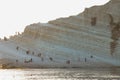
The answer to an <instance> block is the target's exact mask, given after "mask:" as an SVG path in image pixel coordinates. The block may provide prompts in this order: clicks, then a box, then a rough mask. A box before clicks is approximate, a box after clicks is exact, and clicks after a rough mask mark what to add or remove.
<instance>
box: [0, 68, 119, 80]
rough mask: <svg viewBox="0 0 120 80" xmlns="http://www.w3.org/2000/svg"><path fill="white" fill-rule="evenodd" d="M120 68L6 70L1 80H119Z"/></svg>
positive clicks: (1, 75) (1, 74)
mask: <svg viewBox="0 0 120 80" xmlns="http://www.w3.org/2000/svg"><path fill="white" fill-rule="evenodd" d="M119 76H120V68H115V69H114V68H112V69H110V68H109V69H108V68H96V69H95V68H90V69H88V68H82V69H4V70H2V69H1V70H0V80H83V79H85V80H96V79H99V80H103V79H107V80H108V79H109V80H113V79H114V80H119V79H120V77H119Z"/></svg>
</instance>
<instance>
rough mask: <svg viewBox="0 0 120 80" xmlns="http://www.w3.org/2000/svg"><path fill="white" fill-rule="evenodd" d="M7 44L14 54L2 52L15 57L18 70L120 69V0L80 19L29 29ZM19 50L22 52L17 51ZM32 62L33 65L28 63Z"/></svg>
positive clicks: (35, 25)
mask: <svg viewBox="0 0 120 80" xmlns="http://www.w3.org/2000/svg"><path fill="white" fill-rule="evenodd" d="M3 43H4V44H3ZM3 43H1V44H3V45H5V46H7V49H9V50H13V51H11V53H9V52H8V51H4V50H0V52H4V53H6V54H9V55H11V54H12V55H14V56H15V59H12V61H13V62H14V61H15V60H18V62H19V65H17V66H24V67H31V66H32V67H46V66H47V67H83V66H98V67H101V66H105V67H106V66H108V67H110V66H120V0H111V1H110V2H109V3H107V4H105V5H103V6H94V7H91V8H86V9H85V11H84V12H83V13H81V14H78V15H76V16H70V17H67V18H59V19H56V20H53V21H49V22H48V23H45V24H43V23H35V24H31V25H28V26H27V27H26V28H25V30H24V32H23V33H22V34H19V35H16V36H13V37H11V38H10V39H9V40H8V41H7V44H6V42H3ZM11 45H13V46H14V47H11V48H10V46H11ZM5 46H4V47H5ZM16 46H19V50H17V51H14V49H15V47H16ZM1 47H2V46H1ZM0 49H1V48H0ZM17 49H18V48H17ZM28 50H29V51H30V53H29V54H26V51H28ZM12 52H13V53H19V54H13V53H12ZM33 52H34V54H33ZM38 55H40V56H38ZM18 56H19V57H20V58H18ZM9 58H10V59H11V57H9ZM31 58H32V60H33V62H32V63H27V64H26V63H24V62H25V61H30V60H31ZM18 62H17V63H18ZM17 63H14V65H16V64H17Z"/></svg>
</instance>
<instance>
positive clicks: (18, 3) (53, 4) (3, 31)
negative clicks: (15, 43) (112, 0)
mask: <svg viewBox="0 0 120 80" xmlns="http://www.w3.org/2000/svg"><path fill="white" fill-rule="evenodd" d="M108 1H109V0H0V37H3V36H10V35H13V34H15V32H16V31H19V32H22V31H23V30H24V28H25V26H26V25H29V24H32V23H37V22H42V23H45V22H47V21H49V20H53V19H56V18H59V17H68V16H70V15H77V14H78V13H80V12H82V11H83V10H84V8H85V7H90V6H93V5H102V4H105V3H107V2H108Z"/></svg>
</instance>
